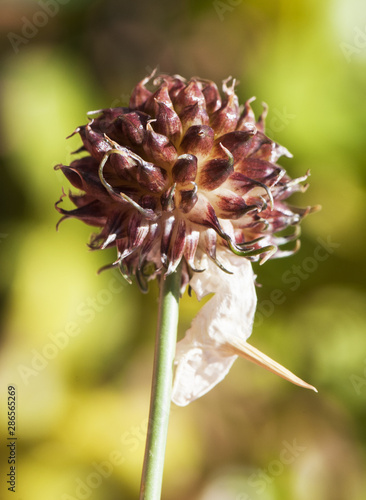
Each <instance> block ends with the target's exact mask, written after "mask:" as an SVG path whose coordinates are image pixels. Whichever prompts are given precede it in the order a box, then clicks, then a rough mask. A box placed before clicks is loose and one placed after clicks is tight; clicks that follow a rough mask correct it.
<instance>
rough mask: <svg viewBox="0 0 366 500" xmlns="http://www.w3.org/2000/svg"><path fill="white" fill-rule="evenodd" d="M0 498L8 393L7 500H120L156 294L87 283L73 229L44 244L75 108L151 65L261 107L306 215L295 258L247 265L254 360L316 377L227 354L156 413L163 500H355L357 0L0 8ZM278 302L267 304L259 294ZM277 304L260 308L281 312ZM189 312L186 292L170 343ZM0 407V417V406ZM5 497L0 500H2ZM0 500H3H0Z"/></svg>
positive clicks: (89, 260) (107, 254)
mask: <svg viewBox="0 0 366 500" xmlns="http://www.w3.org/2000/svg"><path fill="white" fill-rule="evenodd" d="M0 8H1V12H0V29H1V38H0V56H1V62H0V71H1V83H0V115H1V116H0V120H1V122H0V143H1V148H0V161H1V174H2V180H1V195H0V204H1V210H0V217H1V220H0V255H1V264H0V265H1V269H0V276H1V284H0V286H1V289H0V294H1V315H2V333H1V352H0V363H1V364H0V378H1V406H0V407H1V414H0V422H1V436H0V438H1V439H0V459H1V469H0V491H1V495H3V492H5V493H8V492H7V491H6V486H5V480H4V476H5V474H6V473H7V472H8V465H7V464H6V460H7V456H8V454H7V453H8V452H7V448H6V441H5V439H6V437H7V435H6V422H5V421H6V405H5V402H6V392H7V386H8V385H9V384H13V385H16V386H17V435H18V445H17V457H18V462H17V496H16V498H19V499H20V498H21V499H22V500H35V499H37V500H49V499H53V500H70V499H72V500H75V499H79V500H80V499H86V498H90V499H92V500H117V499H118V500H120V499H126V500H130V499H131V500H132V499H136V498H138V491H139V481H140V473H141V467H142V459H143V451H144V439H145V432H146V422H147V416H148V406H149V393H150V379H151V370H152V357H153V344H154V332H155V322H156V316H157V312H156V308H157V286H156V284H153V286H152V287H151V290H150V293H149V294H148V295H141V294H140V292H139V291H138V289H137V287H136V286H134V285H133V286H129V285H127V284H126V283H123V280H121V279H120V278H119V277H118V275H117V274H114V273H113V272H110V271H109V272H105V273H102V274H101V275H99V276H98V275H97V274H96V271H97V269H98V268H100V267H101V266H102V265H104V264H106V263H108V262H110V261H111V260H112V259H113V257H114V252H113V251H104V252H99V253H98V252H94V253H92V252H88V250H87V246H86V242H87V241H88V239H89V235H90V233H91V232H92V229H91V228H89V227H86V226H85V227H84V226H83V225H82V224H81V223H79V222H78V221H74V220H71V221H68V222H66V223H64V224H62V225H61V226H60V229H59V231H58V232H56V230H55V225H56V222H57V221H58V214H57V213H56V211H55V210H54V206H53V205H54V202H55V201H56V200H57V199H58V198H59V196H60V195H61V192H62V187H63V186H64V187H65V189H66V190H68V188H69V186H68V183H67V182H66V181H65V180H64V179H63V177H62V174H61V172H60V171H58V172H55V171H54V170H53V168H52V167H53V166H54V165H56V164H57V163H64V164H68V163H69V162H70V161H71V152H72V151H73V150H75V149H77V148H78V147H79V145H80V143H79V141H78V138H77V137H73V138H71V139H69V140H67V141H66V140H65V137H66V136H67V135H69V134H70V133H71V132H72V131H73V130H74V129H75V127H77V126H78V125H81V124H84V123H85V122H86V119H87V118H86V112H87V111H89V110H93V109H99V108H103V107H110V106H121V105H126V104H127V102H128V97H129V93H130V92H131V89H132V88H133V86H134V85H135V83H136V82H137V81H139V80H140V79H142V78H143V77H144V76H145V75H146V74H147V73H149V72H151V70H152V69H153V68H155V67H158V68H159V70H161V71H163V72H169V73H179V74H182V75H183V76H186V77H190V76H194V75H199V76H201V77H204V78H209V79H213V80H215V81H216V82H218V83H220V81H222V80H223V79H224V78H226V77H227V76H228V75H232V76H234V77H236V78H237V79H238V80H239V81H240V85H239V86H238V94H239V97H240V99H241V102H243V101H244V100H245V99H247V98H248V97H250V96H252V95H255V96H257V102H256V103H254V108H255V111H256V112H257V113H258V112H259V111H260V110H261V105H260V103H261V101H266V102H267V103H268V105H269V116H268V119H267V129H268V134H269V135H270V136H271V137H272V138H274V139H275V140H277V141H279V142H280V143H282V144H284V145H285V146H286V147H288V149H289V150H290V151H291V152H292V153H293V154H294V158H293V159H291V160H289V159H285V160H284V161H283V163H282V164H283V166H285V167H286V168H287V169H288V172H289V173H290V175H291V176H292V177H295V176H299V175H302V174H304V173H305V172H306V171H307V169H308V168H310V169H311V174H312V175H311V178H310V182H311V186H310V189H309V190H308V191H307V192H306V193H305V194H302V195H299V196H296V197H293V199H292V200H291V201H292V202H293V203H294V204H298V205H302V206H305V205H313V204H318V203H320V204H321V205H322V206H323V210H322V211H321V212H319V213H318V214H316V215H313V216H311V217H309V218H308V219H306V220H305V221H304V222H303V236H302V247H301V250H300V252H299V253H297V254H296V255H295V256H293V257H291V258H288V259H284V260H278V261H270V262H268V263H266V264H265V265H264V266H262V267H258V266H255V271H256V273H257V274H258V281H259V282H260V283H261V284H262V287H261V288H258V313H257V318H256V322H255V328H254V331H253V335H252V337H251V342H252V343H253V345H255V346H257V347H259V348H260V349H262V350H263V351H264V352H266V353H267V354H269V355H270V356H271V357H273V358H275V359H276V360H277V361H279V362H280V363H282V364H284V365H285V366H287V367H288V368H289V369H291V370H292V371H294V372H295V373H296V374H297V375H299V376H300V377H302V378H304V379H305V380H307V381H308V382H310V383H312V384H314V385H315V386H316V387H317V388H318V390H319V394H317V395H316V394H313V393H310V392H308V391H305V390H302V389H300V388H298V387H295V386H291V384H289V383H287V382H285V381H284V380H282V379H279V378H277V377H275V376H274V375H272V374H270V373H268V372H266V371H264V370H261V369H260V368H258V367H256V366H254V365H251V364H250V363H247V362H245V361H242V360H238V361H237V362H236V363H235V365H234V367H233V369H232V370H231V372H230V374H229V376H228V377H227V378H226V379H225V381H224V382H223V383H221V384H220V385H219V386H217V387H216V388H215V390H213V391H212V392H211V393H209V394H208V395H206V396H205V397H203V398H201V399H200V400H198V401H196V402H195V403H193V404H192V405H190V406H188V407H186V408H178V407H174V408H173V411H172V415H171V421H170V428H169V436H168V449H167V462H166V469H165V477H164V486H163V499H164V500H186V499H190V500H305V499H308V498H311V499H312V500H328V499H329V500H338V499H339V500H344V499H347V500H361V499H364V498H366V479H365V474H364V472H365V467H366V447H365V444H366V432H365V416H366V412H365V399H366V336H365V325H366V321H365V320H366V308H365V302H366V301H365V297H366V290H365V278H366V268H365V265H364V261H363V256H364V247H365V241H366V236H365V224H364V222H365V221H364V214H365V208H364V199H365V180H366V177H365V155H364V149H365V130H366V25H365V22H366V4H365V3H364V2H363V1H362V0H333V1H331V0H324V1H322V2H319V1H315V0H298V1H295V2H294V1H292V0H259V1H254V0H253V1H245V0H244V1H241V0H221V1H219V0H214V1H211V0H210V1H193V0H191V1H187V2H184V1H178V2H168V1H165V0H160V1H157V2H149V1H147V0H145V1H140V0H136V1H135V2H127V1H120V0H104V1H101V0H99V1H95V0H84V1H82V0H80V1H76V0H71V1H70V0H44V1H43V2H42V1H41V0H40V1H27V2H26V1H20V0H1V2H0ZM278 290H280V291H281V294H280V293H279V292H278ZM279 296H280V297H281V300H278V297H279ZM198 308H199V306H198V304H197V303H196V300H195V299H194V298H192V299H189V298H187V297H184V299H183V301H182V305H181V319H180V333H179V334H180V335H183V334H184V332H185V330H186V329H187V327H188V326H189V324H190V321H191V319H192V317H193V315H194V313H195V312H196V311H197V310H198ZM3 403H4V404H3ZM12 495H13V494H12V493H9V498H13V497H14V498H15V496H14V495H13V496H12ZM6 498H7V497H6Z"/></svg>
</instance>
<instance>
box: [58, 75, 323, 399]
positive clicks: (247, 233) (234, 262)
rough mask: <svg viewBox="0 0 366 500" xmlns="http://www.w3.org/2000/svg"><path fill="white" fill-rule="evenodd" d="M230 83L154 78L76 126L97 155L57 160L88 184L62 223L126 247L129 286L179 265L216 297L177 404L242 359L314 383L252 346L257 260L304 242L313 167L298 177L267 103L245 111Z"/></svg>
mask: <svg viewBox="0 0 366 500" xmlns="http://www.w3.org/2000/svg"><path fill="white" fill-rule="evenodd" d="M222 90H223V97H221V95H220V93H219V91H218V89H217V87H216V85H215V84H214V83H213V82H211V81H208V80H203V79H200V78H192V79H190V80H189V81H187V80H185V79H184V78H182V77H180V76H168V75H161V76H159V77H157V78H155V75H154V74H152V75H150V76H149V77H147V78H145V79H144V80H142V81H141V82H140V83H139V84H138V85H137V86H136V87H135V88H134V90H133V92H132V95H131V99H130V103H129V106H128V107H126V108H122V107H119V108H108V109H103V110H99V111H96V112H92V113H90V115H92V116H93V115H95V116H96V117H95V118H94V119H92V120H91V121H90V122H89V123H88V124H87V125H84V126H81V127H79V128H77V129H76V130H75V132H74V133H78V134H79V135H80V138H81V140H82V143H83V146H82V148H81V149H80V150H78V152H86V153H87V154H86V155H85V156H83V157H82V158H79V159H76V160H75V161H73V162H72V163H71V165H69V166H65V165H58V166H57V167H56V168H58V169H61V170H62V172H63V173H64V174H65V176H66V177H67V179H68V180H69V181H70V182H71V184H72V185H73V186H74V187H76V188H77V189H79V190H80V191H81V192H80V193H78V194H72V193H70V194H69V198H70V200H71V201H72V202H73V203H74V205H75V208H74V209H72V210H66V209H64V208H63V207H61V206H60V204H61V202H62V200H63V197H64V196H65V195H64V194H63V196H62V197H61V198H60V200H59V201H58V202H57V203H56V208H57V210H58V211H59V212H60V213H61V214H62V215H63V217H62V219H65V218H70V217H74V218H77V219H80V220H81V221H83V222H85V223H87V224H90V225H92V226H97V227H99V228H101V230H100V232H99V233H98V234H96V235H94V236H93V237H92V239H91V242H90V247H91V248H92V249H104V248H107V247H112V246H114V247H116V249H117V258H116V260H115V262H114V263H113V264H111V266H118V267H119V268H120V270H121V272H122V274H123V275H124V276H125V278H126V279H127V280H128V281H130V280H131V278H132V277H136V280H137V282H138V283H139V285H140V287H141V288H142V290H146V289H147V283H148V281H149V280H150V279H153V278H155V277H156V276H158V275H162V276H166V275H168V274H170V273H173V272H174V271H175V270H176V269H177V267H178V265H180V264H181V266H182V283H181V288H182V291H183V290H184V288H185V286H186V285H187V284H188V283H190V286H191V287H192V288H193V289H194V290H195V292H196V294H197V296H198V298H201V297H203V296H204V295H206V294H207V293H210V292H215V293H216V295H215V297H214V298H213V299H211V300H210V301H209V303H207V304H206V305H205V306H204V307H203V308H202V310H201V311H200V313H199V314H198V316H197V317H196V318H195V320H194V321H193V323H192V327H191V328H190V330H188V332H187V335H186V337H185V338H184V339H183V340H182V341H181V342H180V343H179V344H178V349H177V357H176V363H177V370H176V378H175V384H174V389H173V400H174V401H175V402H176V403H177V404H182V405H183V404H187V403H188V402H190V401H192V400H193V399H195V398H197V397H199V396H200V395H202V394H204V393H205V392H207V391H208V390H209V389H210V388H211V387H213V386H214V385H215V384H216V383H218V382H219V381H220V380H221V379H222V378H223V377H224V376H225V375H226V373H227V371H228V370H229V369H230V366H231V365H232V363H233V362H234V360H235V359H236V357H237V356H238V355H240V356H242V357H245V358H247V359H251V360H252V361H254V362H256V363H257V364H260V365H261V366H265V367H266V368H268V369H270V370H271V371H274V372H275V373H277V374H279V375H281V376H283V377H285V378H287V379H289V380H291V381H292V382H294V383H297V384H299V385H303V386H305V387H310V388H312V386H309V385H308V384H306V383H305V382H303V381H301V380H300V379H298V378H297V377H295V376H294V375H293V374H291V372H288V370H286V369H285V368H283V367H281V365H278V364H277V363H275V362H274V361H272V360H271V359H270V358H268V357H267V356H265V355H263V354H262V353H260V352H259V351H257V350H256V349H255V348H253V347H251V346H249V344H247V342H246V339H247V338H248V337H249V335H250V334H251V330H252V323H253V316H254V311H255V305H256V296H255V290H254V275H253V271H252V268H251V264H250V261H255V260H260V262H261V263H263V262H265V261H266V260H267V259H269V258H273V257H283V256H286V255H289V254H291V253H293V252H294V251H296V250H297V249H298V247H299V245H298V239H297V238H298V236H299V231H298V224H299V222H300V220H301V219H302V218H303V217H304V216H305V215H306V214H308V213H309V212H311V211H312V210H313V209H312V208H311V207H307V208H304V209H302V208H294V207H290V206H288V205H287V204H286V202H285V200H286V199H287V198H288V197H289V196H290V195H291V194H292V193H294V192H296V191H304V190H305V189H306V187H307V185H304V184H303V182H304V181H306V179H307V177H308V175H309V173H307V174H306V175H304V176H302V177H300V178H297V179H291V178H290V177H289V176H288V175H287V173H286V171H285V170H284V169H283V168H282V167H281V166H280V165H279V164H278V163H277V162H278V160H279V158H280V157H281V156H283V155H284V156H288V157H290V156H291V155H290V153H289V152H288V151H287V149H286V148H284V147H283V146H280V145H279V144H277V143H276V142H274V141H272V140H271V139H269V138H268V137H267V136H266V135H265V133H264V122H265V116H266V113H267V108H266V107H264V111H263V113H262V115H261V116H260V117H259V118H258V120H256V119H255V117H254V113H253V110H252V108H251V105H250V103H251V101H252V100H253V99H249V100H247V101H246V103H245V104H244V106H239V102H238V97H237V95H236V93H235V80H232V79H231V78H229V79H227V80H225V81H224V82H223V86H222ZM62 219H61V220H62ZM290 226H291V227H294V228H295V229H294V230H292V232H290V233H289V232H288V231H287V233H286V234H285V235H284V234H282V235H281V232H282V231H284V230H286V229H287V228H288V227H290ZM292 240H294V241H296V243H295V245H294V246H293V248H292V249H290V250H288V249H287V250H282V249H281V246H282V245H284V244H287V243H289V242H290V241H292Z"/></svg>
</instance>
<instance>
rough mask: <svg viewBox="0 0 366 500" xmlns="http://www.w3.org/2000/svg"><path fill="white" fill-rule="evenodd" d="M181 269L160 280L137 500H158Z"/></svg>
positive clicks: (166, 431)
mask: <svg viewBox="0 0 366 500" xmlns="http://www.w3.org/2000/svg"><path fill="white" fill-rule="evenodd" d="M180 281H181V268H180V266H179V267H178V269H177V270H176V271H175V272H174V273H172V274H170V275H169V276H167V277H166V278H164V277H163V276H162V277H161V279H160V300H159V316H158V324H157V331H156V341H155V355H154V368H153V376H152V387H151V400H150V414H149V426H148V431H147V438H146V448H145V457H144V465H143V470H142V478H141V488H140V500H160V498H161V487H162V481H163V470H164V458H165V449H166V441H167V433H168V424H169V413H170V405H171V392H172V383H173V362H174V356H175V349H176V343H177V327H178V312H179V311H178V308H179V296H180Z"/></svg>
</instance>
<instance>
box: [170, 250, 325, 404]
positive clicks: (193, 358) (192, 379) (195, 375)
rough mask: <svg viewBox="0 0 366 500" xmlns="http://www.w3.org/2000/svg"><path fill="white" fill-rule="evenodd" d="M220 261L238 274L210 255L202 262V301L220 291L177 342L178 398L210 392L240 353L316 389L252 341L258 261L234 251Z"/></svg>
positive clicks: (197, 280) (196, 285)
mask: <svg viewBox="0 0 366 500" xmlns="http://www.w3.org/2000/svg"><path fill="white" fill-rule="evenodd" d="M220 260H221V261H222V262H223V263H224V265H225V266H226V267H227V268H228V269H232V270H233V274H227V273H225V272H223V271H222V270H221V269H219V268H218V267H217V265H216V264H215V263H213V262H212V261H211V260H210V259H208V258H207V257H206V256H204V257H203V259H202V261H201V265H203V267H204V268H205V271H204V272H202V273H195V274H194V276H193V278H192V279H191V281H190V285H191V287H192V289H193V290H194V291H195V292H196V295H197V298H198V300H201V299H202V298H203V297H205V296H206V295H208V294H210V293H214V294H215V295H214V296H213V297H212V298H211V299H210V300H209V301H208V302H207V303H206V304H205V305H204V306H203V307H202V308H201V309H200V311H199V313H198V314H197V316H196V317H195V318H194V319H193V321H192V324H191V327H190V328H189V330H187V332H186V335H185V337H184V339H182V340H181V341H180V342H178V344H177V351H176V357H175V364H176V365H177V367H176V372H175V379H174V385H173V391H172V401H173V402H174V403H175V404H176V405H179V406H186V405H187V404H189V403H190V402H192V401H194V400H195V399H197V398H199V397H200V396H203V395H204V394H206V393H207V392H208V391H210V390H211V389H212V388H213V387H214V386H215V385H216V384H218V383H219V382H221V380H223V378H224V377H225V376H226V375H227V373H228V371H229V370H230V368H231V366H232V364H233V363H234V361H235V360H236V358H237V357H238V355H239V356H241V357H243V358H246V359H249V360H250V361H253V362H255V363H256V364H258V365H260V366H263V367H264V368H266V369H268V370H270V371H272V372H274V373H276V374H278V375H280V376H281V377H283V378H285V379H287V380H290V381H291V382H293V383H295V384H297V385H300V386H302V387H306V388H309V389H313V390H316V389H315V388H314V387H313V386H311V385H309V384H307V383H306V382H304V381H303V380H301V379H299V378H298V377H296V376H295V375H294V374H293V373H291V372H290V371H289V370H287V369H286V368H284V367H283V366H281V365H280V364H278V363H277V362H275V361H273V360H272V359H271V358H269V357H268V356H266V355H265V354H263V353H261V352H260V351H258V350H257V349H256V348H254V347H253V346H251V345H249V344H247V342H246V340H247V339H248V337H249V336H250V335H251V333H252V326H253V320H254V314H255V309H256V303H257V297H256V293H255V287H254V274H253V270H252V265H251V263H250V262H249V261H248V260H247V259H245V258H243V257H237V256H235V255H232V254H229V253H228V252H225V255H220Z"/></svg>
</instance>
